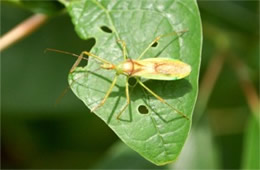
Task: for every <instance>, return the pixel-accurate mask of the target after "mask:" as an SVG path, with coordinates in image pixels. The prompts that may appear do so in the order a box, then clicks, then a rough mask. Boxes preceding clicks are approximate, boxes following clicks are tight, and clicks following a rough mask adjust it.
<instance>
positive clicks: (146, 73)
mask: <svg viewBox="0 0 260 170" xmlns="http://www.w3.org/2000/svg"><path fill="white" fill-rule="evenodd" d="M134 62H135V63H138V66H137V65H135V67H134V71H133V73H132V76H136V77H143V78H147V79H155V80H178V79H182V78H184V77H186V76H188V75H189V74H190V72H191V67H190V65H188V64H186V63H184V62H182V61H180V60H175V59H170V58H148V59H144V60H140V61H136V60H135V61H134ZM140 65H141V66H140Z"/></svg>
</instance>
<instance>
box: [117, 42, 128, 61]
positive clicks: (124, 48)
mask: <svg viewBox="0 0 260 170" xmlns="http://www.w3.org/2000/svg"><path fill="white" fill-rule="evenodd" d="M117 42H119V43H120V44H121V45H122V48H123V57H124V60H126V59H127V51H126V44H125V41H124V40H117Z"/></svg>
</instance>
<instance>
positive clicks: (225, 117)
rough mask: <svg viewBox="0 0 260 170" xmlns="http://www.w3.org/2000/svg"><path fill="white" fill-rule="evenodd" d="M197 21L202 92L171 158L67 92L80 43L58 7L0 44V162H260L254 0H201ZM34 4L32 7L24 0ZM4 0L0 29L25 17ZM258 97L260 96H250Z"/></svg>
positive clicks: (197, 165) (210, 165)
mask: <svg viewBox="0 0 260 170" xmlns="http://www.w3.org/2000/svg"><path fill="white" fill-rule="evenodd" d="M198 5H199V8H200V11H201V18H202V24H203V33H204V34H203V36H204V41H203V50H202V63H201V74H200V87H201V89H200V94H199V99H198V102H197V105H196V108H195V112H194V122H193V126H192V130H191V134H190V136H189V138H188V141H187V142H186V144H185V147H184V149H183V151H182V153H181V155H180V157H179V159H178V160H177V161H176V163H173V164H170V165H168V166H163V167H156V166H155V165H152V164H151V163H149V162H148V161H146V160H145V159H143V158H142V157H141V156H139V155H138V154H137V153H135V152H134V151H132V150H130V149H129V148H128V147H127V146H125V145H124V144H123V143H121V142H120V141H119V140H118V138H117V136H116V135H115V134H114V133H113V132H112V131H111V130H110V129H109V128H108V127H107V126H106V125H105V123H103V122H102V121H101V120H100V119H98V118H97V117H96V116H95V115H94V114H91V113H90V112H89V110H88V108H86V107H85V106H84V104H83V103H82V102H81V101H80V100H79V99H77V98H76V97H75V96H74V95H73V94H72V92H71V91H69V92H68V93H67V94H66V95H65V96H64V97H63V98H62V100H61V101H60V102H59V103H57V104H56V99H57V98H58V97H59V96H60V94H61V93H62V91H63V90H64V89H66V88H67V87H68V83H67V75H68V72H69V70H70V68H71V66H72V64H73V63H74V62H75V58H74V57H71V56H67V55H64V54H59V53H52V52H48V53H44V50H45V49H46V48H55V49H61V50H65V51H70V52H74V53H76V54H79V53H80V52H81V51H83V50H89V49H91V47H92V46H93V45H94V40H93V39H91V40H88V41H83V40H81V39H80V38H79V37H78V36H77V35H76V33H75V31H74V28H73V25H72V23H71V20H70V18H69V16H68V15H67V14H66V13H63V12H58V13H57V14H55V15H54V16H52V17H51V18H50V19H49V20H48V21H47V23H45V24H44V25H43V26H42V27H41V28H40V29H38V30H37V31H36V32H34V33H33V34H31V35H30V36H28V37H26V38H25V39H23V40H21V41H19V42H18V43H16V44H14V45H13V46H11V47H9V48H8V49H6V50H4V51H3V52H1V118H2V119H1V120H2V121H1V166H2V168H12V169H14V168H19V169H21V168H23V169H29V168H39V169H41V168H44V169H47V168H60V169H65V168H69V169H76V168H83V169H87V168H102V169H103V168H112V169H113V168H122V169H124V168H138V169H145V168H146V169H202V168H204V169H218V168H219V169H243V168H248V169H250V168H255V169H258V168H260V167H259V117H258V118H257V116H259V103H258V101H257V102H256V100H255V99H257V100H258V98H259V97H258V96H259V2H258V1H199V2H198ZM30 8H31V7H30ZM32 14H33V13H32V12H30V10H28V9H25V8H21V7H18V6H15V5H12V4H9V3H5V2H4V1H3V2H1V36H2V35H3V34H4V33H6V32H8V31H9V30H10V29H12V28H13V27H15V26H16V25H17V24H18V23H20V22H22V21H23V20H25V19H27V18H28V17H30V16H31V15H32ZM255 96H256V97H257V98H256V97H255Z"/></svg>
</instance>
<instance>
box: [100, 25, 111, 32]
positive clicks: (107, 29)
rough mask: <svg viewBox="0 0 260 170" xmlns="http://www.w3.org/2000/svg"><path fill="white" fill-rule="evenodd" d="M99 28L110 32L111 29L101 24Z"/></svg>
mask: <svg viewBox="0 0 260 170" xmlns="http://www.w3.org/2000/svg"><path fill="white" fill-rule="evenodd" d="M100 28H101V30H102V31H104V32H105V33H110V34H111V33H112V32H113V31H112V30H111V29H110V28H109V27H107V26H101V27H100Z"/></svg>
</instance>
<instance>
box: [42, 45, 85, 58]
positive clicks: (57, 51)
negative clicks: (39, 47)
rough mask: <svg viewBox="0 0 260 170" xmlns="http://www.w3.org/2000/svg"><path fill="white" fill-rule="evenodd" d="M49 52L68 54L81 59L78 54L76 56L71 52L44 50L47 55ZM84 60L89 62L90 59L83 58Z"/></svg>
mask: <svg viewBox="0 0 260 170" xmlns="http://www.w3.org/2000/svg"><path fill="white" fill-rule="evenodd" d="M48 51H52V52H57V53H63V54H67V55H72V56H74V57H77V58H78V57H79V55H78V54H74V53H71V52H67V51H63V50H57V49H53V48H46V49H45V50H44V52H45V53H46V52H48ZM82 59H83V60H87V61H88V58H86V57H82Z"/></svg>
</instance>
